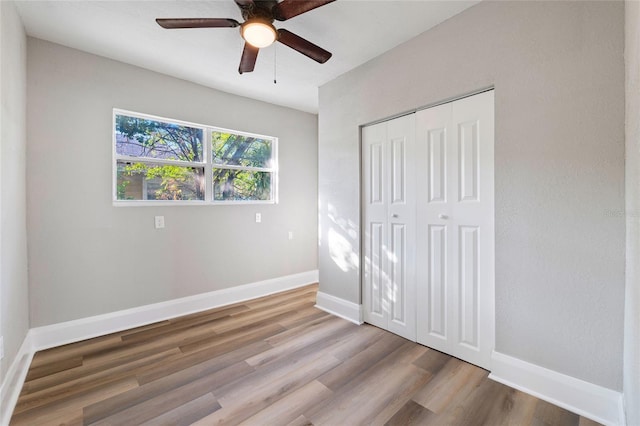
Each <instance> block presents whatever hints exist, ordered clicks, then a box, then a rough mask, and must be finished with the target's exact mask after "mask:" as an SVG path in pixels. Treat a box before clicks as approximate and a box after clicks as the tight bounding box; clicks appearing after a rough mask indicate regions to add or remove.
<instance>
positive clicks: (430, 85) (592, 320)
mask: <svg viewBox="0 0 640 426" xmlns="http://www.w3.org/2000/svg"><path fill="white" fill-rule="evenodd" d="M623 22H624V8H623V3H622V2H540V1H535V2H524V1H522V2H520V1H518V2H502V1H498V2H490V1H483V2H481V3H480V4H479V5H477V6H474V7H472V8H470V9H468V10H466V11H464V12H463V13H461V14H459V15H456V16H454V17H453V18H451V19H449V20H448V21H446V22H444V23H442V24H441V25H439V26H437V27H435V28H433V29H431V30H429V31H427V32H425V33H423V34H421V35H420V36H418V37H416V38H414V39H412V40H410V41H409V42H407V43H405V44H403V45H400V46H398V47H397V48H395V49H392V50H391V51H389V52H387V53H385V54H384V55H382V56H380V57H378V58H376V59H374V60H372V61H370V62H368V63H366V64H364V65H363V66H361V67H359V68H357V69H355V70H353V71H351V72H349V73H347V74H345V75H343V76H341V77H339V78H337V79H336V80H334V81H332V82H329V83H328V84H326V85H324V86H322V87H321V88H320V114H319V140H320V143H319V198H320V206H319V208H320V223H319V226H320V250H319V267H320V286H321V290H322V291H323V292H326V293H328V294H331V295H334V296H337V297H340V298H343V299H346V300H349V301H351V302H359V300H360V283H359V276H358V274H359V273H358V262H359V260H358V259H359V255H360V252H359V238H360V236H359V226H360V210H359V201H358V200H359V130H358V126H360V125H362V124H365V123H368V122H371V121H374V120H377V119H382V118H385V117H389V116H391V115H394V114H397V113H400V112H402V111H407V110H411V109H413V108H417V107H420V106H423V105H428V104H430V103H434V102H438V101H440V100H443V99H447V98H450V97H453V96H457V95H461V94H465V93H469V92H472V91H475V90H478V89H481V88H485V87H488V86H492V85H493V86H495V108H496V111H495V112H496V141H495V144H496V146H495V179H496V209H495V210H496V349H497V350H498V351H500V352H502V353H505V354H508V355H511V356H514V357H517V358H520V359H523V360H525V361H528V362H532V363H534V364H538V365H540V366H543V367H546V368H549V369H552V370H555V371H558V372H561V373H564V374H568V375H570V376H574V377H577V378H580V379H583V380H587V381H589V382H593V383H596V384H599V385H602V386H606V387H609V388H611V389H615V390H620V389H621V388H622V350H623V348H622V347H623V332H622V330H623V306H624V247H625V243H624V240H625V223H624V217H623V214H622V211H623V209H624V62H623V41H624V40H623V36H624V32H623V27H624V26H623Z"/></svg>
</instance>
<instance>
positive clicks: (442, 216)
mask: <svg viewBox="0 0 640 426" xmlns="http://www.w3.org/2000/svg"><path fill="white" fill-rule="evenodd" d="M438 217H439V218H440V219H449V216H447V215H446V214H442V213H440V214H439V215H438Z"/></svg>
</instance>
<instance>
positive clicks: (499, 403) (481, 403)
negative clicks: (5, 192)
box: [11, 286, 595, 426]
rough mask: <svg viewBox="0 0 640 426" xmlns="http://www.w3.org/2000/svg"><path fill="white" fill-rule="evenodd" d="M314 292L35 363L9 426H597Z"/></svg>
mask: <svg viewBox="0 0 640 426" xmlns="http://www.w3.org/2000/svg"><path fill="white" fill-rule="evenodd" d="M316 291H317V286H307V287H303V288H300V289H296V290H292V291H288V292H284V293H279V294H277V295H273V296H268V297H264V298H261V299H255V300H251V301H248V302H244V303H239V304H236V305H232V306H227V307H224V308H218V309H213V310H210V311H206V312H201V313H197V314H193V315H188V316H185V317H181V318H177V319H172V320H169V321H163V322H159V323H156V324H152V325H148V326H145V327H140V328H136V329H133V330H128V331H124V332H120V333H115V334H111V335H108V336H103V337H98V338H95V339H91V340H87V341H83V342H79V343H74V344H70V345H66V346H62V347H58V348H53V349H49V350H46V351H42V352H38V353H37V354H36V355H35V357H34V359H33V362H32V364H31V367H30V369H29V373H28V375H27V380H26V382H25V384H24V387H23V389H22V393H21V395H20V398H19V400H18V404H17V406H16V409H15V411H14V414H13V417H12V420H11V423H12V424H14V425H41V424H47V425H58V424H65V425H81V424H84V425H89V424H97V425H98V424H99V425H138V424H145V425H189V424H196V425H213V424H240V423H242V424H246V425H310V424H313V425H336V426H338V425H360V424H366V425H369V424H381V425H382V424H389V425H411V424H424V425H540V426H542V425H583V426H586V425H593V424H595V423H593V422H591V421H589V420H587V419H584V418H581V417H580V416H578V415H576V414H573V413H571V412H569V411H566V410H563V409H561V408H558V407H556V406H554V405H551V404H549V403H547V402H544V401H541V400H539V399H536V398H534V397H532V396H529V395H527V394H525V393H522V392H519V391H516V390H514V389H511V388H509V387H507V386H504V385H502V384H499V383H496V382H494V381H492V380H489V379H488V378H487V375H488V373H487V371H485V370H482V369H480V368H478V367H475V366H473V365H470V364H467V363H465V362H462V361H460V360H458V359H456V358H452V357H450V356H448V355H445V354H442V353H440V352H437V351H435V350H432V349H429V348H427V347H424V346H421V345H418V344H415V343H412V342H409V341H407V340H405V339H403V338H401V337H398V336H396V335H394V334H391V333H388V332H386V331H383V330H380V329H378V328H376V327H373V326H370V325H362V326H356V325H354V324H351V323H349V322H347V321H345V320H342V319H340V318H336V317H334V316H332V315H329V314H327V313H325V312H322V311H320V310H318V309H316V308H314V307H313V305H314V303H315V298H316Z"/></svg>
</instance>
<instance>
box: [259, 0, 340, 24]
mask: <svg viewBox="0 0 640 426" xmlns="http://www.w3.org/2000/svg"><path fill="white" fill-rule="evenodd" d="M334 1H335V0H284V1H282V2H280V3H278V4H276V5H275V6H273V9H271V11H272V12H273V17H274V18H275V19H277V20H278V21H286V20H287V19H290V18H293V17H294V16H298V15H300V14H303V13H305V12H308V11H310V10H313V9H315V8H318V7H320V6H324V5H325V4H328V3H331V2H334Z"/></svg>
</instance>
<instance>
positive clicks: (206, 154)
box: [113, 110, 277, 205]
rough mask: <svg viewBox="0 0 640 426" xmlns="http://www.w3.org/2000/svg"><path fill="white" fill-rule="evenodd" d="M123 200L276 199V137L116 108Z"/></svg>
mask: <svg viewBox="0 0 640 426" xmlns="http://www.w3.org/2000/svg"><path fill="white" fill-rule="evenodd" d="M113 122H114V132H113V134H114V137H113V139H114V142H113V143H114V194H113V197H114V202H115V203H116V204H118V205H121V204H122V205H127V204H130V205H149V204H207V203H210V204H217V203H227V204H228V203H244V202H252V203H273V202H275V201H276V182H277V160H276V149H277V139H276V138H273V137H267V136H260V135H252V134H249V133H242V132H236V131H230V130H225V129H219V128H215V127H211V126H203V125H198V124H193V123H186V122H181V121H177V120H169V119H164V118H159V117H152V116H149V115H144V114H138V113H133V112H128V111H121V110H114V114H113Z"/></svg>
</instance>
